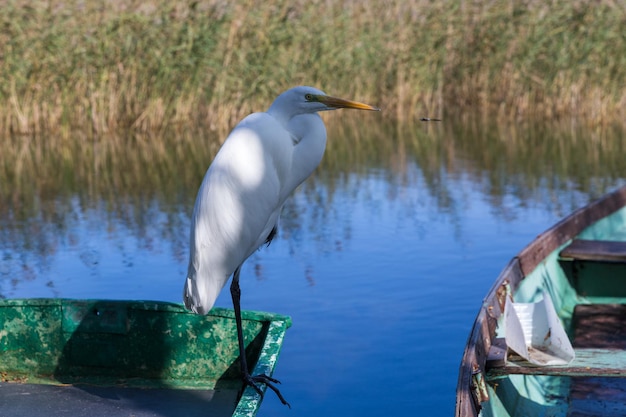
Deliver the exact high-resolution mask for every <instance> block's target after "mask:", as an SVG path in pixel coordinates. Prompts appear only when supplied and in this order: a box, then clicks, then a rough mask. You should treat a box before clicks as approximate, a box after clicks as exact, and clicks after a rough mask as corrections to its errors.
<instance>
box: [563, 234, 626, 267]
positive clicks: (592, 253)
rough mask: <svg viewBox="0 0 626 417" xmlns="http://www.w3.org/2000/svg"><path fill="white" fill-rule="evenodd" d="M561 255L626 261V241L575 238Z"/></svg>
mask: <svg viewBox="0 0 626 417" xmlns="http://www.w3.org/2000/svg"><path fill="white" fill-rule="evenodd" d="M559 255H560V256H561V258H567V259H576V260H586V261H612V262H626V242H616V241H606V240H586V239H574V240H573V241H572V243H571V244H569V245H568V246H567V247H565V248H564V249H563V250H562V251H561V253H560V254H559Z"/></svg>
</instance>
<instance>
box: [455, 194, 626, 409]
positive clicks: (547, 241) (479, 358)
mask: <svg viewBox="0 0 626 417" xmlns="http://www.w3.org/2000/svg"><path fill="white" fill-rule="evenodd" d="M625 206H626V187H622V188H619V189H617V190H616V191H613V192H612V193H609V194H607V195H605V196H603V197H601V198H600V199H598V200H596V201H594V202H591V203H590V204H588V205H586V206H584V207H581V208H579V209H577V210H575V211H574V212H572V213H571V214H570V215H568V216H567V217H565V218H563V219H562V220H560V221H559V222H557V223H556V224H554V225H553V226H552V227H550V228H549V229H547V230H546V231H544V232H543V233H541V234H539V235H538V236H537V237H536V238H535V239H534V240H533V241H532V242H531V243H529V244H528V245H527V246H526V247H524V249H522V250H521V251H520V252H519V253H518V254H517V255H516V256H514V257H513V258H512V259H511V260H510V261H509V263H508V264H507V265H506V266H505V268H504V269H503V270H502V272H500V274H499V275H498V277H497V279H496V281H495V283H494V284H493V286H492V287H491V288H490V290H489V292H488V293H487V296H486V297H485V298H484V299H483V303H482V306H481V307H480V310H479V312H478V314H477V316H476V319H475V321H474V324H473V326H472V330H471V332H470V335H469V337H468V340H467V343H466V346H465V350H464V352H463V356H462V360H461V365H460V369H459V378H458V382H457V389H456V408H455V416H456V417H477V416H478V415H479V413H480V410H481V405H480V399H479V398H478V396H477V395H475V394H474V391H475V390H476V389H477V387H475V386H474V385H475V383H474V381H473V379H474V375H476V374H477V373H478V372H482V373H483V374H484V371H485V365H486V362H487V355H488V353H489V349H490V348H491V341H492V340H493V338H494V337H495V331H496V323H497V319H498V317H500V315H501V314H502V311H501V307H500V303H499V301H498V294H499V290H500V288H502V286H503V284H508V285H509V286H510V288H511V292H512V293H515V291H516V289H517V288H518V287H519V285H520V283H521V282H522V280H523V279H524V278H525V277H526V276H527V275H528V274H530V273H531V272H532V271H533V270H534V269H535V268H536V267H537V266H538V265H539V264H540V263H541V262H542V261H543V260H544V259H545V258H546V257H547V256H548V255H549V254H550V253H552V252H553V251H554V250H556V249H558V248H559V247H561V246H562V245H564V244H566V243H567V242H568V241H570V240H572V239H573V238H574V237H575V236H576V235H578V234H579V233H580V232H582V231H583V230H584V229H586V228H587V227H589V226H591V225H592V224H593V223H595V222H597V221H598V220H600V219H602V218H604V217H607V216H609V215H610V214H612V213H615V212H616V211H618V210H619V209H621V208H623V207H625Z"/></svg>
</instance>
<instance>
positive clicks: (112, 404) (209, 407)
mask: <svg viewBox="0 0 626 417" xmlns="http://www.w3.org/2000/svg"><path fill="white" fill-rule="evenodd" d="M242 314H243V317H242V318H243V330H244V339H245V344H246V357H247V360H248V363H249V364H251V368H253V369H254V373H255V374H261V373H264V374H266V375H269V376H271V375H272V373H273V371H274V367H275V365H276V361H277V360H278V355H279V352H280V349H281V346H282V342H283V338H284V335H285V331H286V330H287V328H288V327H289V326H290V325H291V319H290V318H289V317H285V316H281V315H277V314H270V313H260V312H250V311H244V312H242ZM238 358H239V349H238V344H237V335H236V327H235V316H234V313H233V311H232V310H227V309H220V308H214V309H213V310H212V311H211V313H210V314H209V315H207V316H199V315H196V314H192V313H190V312H188V311H187V310H185V309H184V308H183V307H182V306H181V305H178V304H172V303H165V302H157V301H109V300H68V299H13V300H10V299H7V300H0V410H2V411H1V412H0V414H1V415H6V416H13V417H15V416H29V417H36V416H44V415H45V416H52V417H54V416H70V415H71V416H89V417H99V416H107V417H110V416H133V417H147V416H186V417H189V416H237V417H243V416H254V415H255V414H256V413H257V411H258V409H259V406H260V404H261V401H262V397H261V396H260V395H259V394H258V393H257V392H256V391H255V390H254V389H252V388H250V387H247V388H246V389H245V390H243V392H241V390H242V386H243V384H242V381H241V373H240V367H239V359H238ZM262 387H263V388H265V386H264V385H262Z"/></svg>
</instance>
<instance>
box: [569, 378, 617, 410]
mask: <svg viewBox="0 0 626 417" xmlns="http://www.w3.org/2000/svg"><path fill="white" fill-rule="evenodd" d="M599 415H601V416H602V417H618V416H619V417H623V416H625V415H626V379H623V378H573V379H572V383H571V389H570V397H569V409H568V413H567V417H597V416H599Z"/></svg>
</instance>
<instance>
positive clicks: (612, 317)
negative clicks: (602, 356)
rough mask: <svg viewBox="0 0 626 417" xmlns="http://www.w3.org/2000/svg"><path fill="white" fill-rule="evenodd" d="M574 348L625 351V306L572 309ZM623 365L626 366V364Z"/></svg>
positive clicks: (583, 306)
mask: <svg viewBox="0 0 626 417" xmlns="http://www.w3.org/2000/svg"><path fill="white" fill-rule="evenodd" d="M573 325H574V329H575V330H574V341H573V345H574V347H575V348H603V349H621V350H626V305H624V304H580V305H577V306H576V308H575V309H574V320H573ZM623 365H625V366H626V363H624V364H623Z"/></svg>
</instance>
